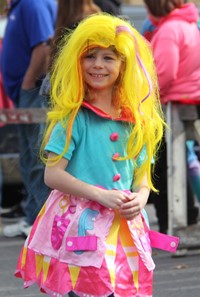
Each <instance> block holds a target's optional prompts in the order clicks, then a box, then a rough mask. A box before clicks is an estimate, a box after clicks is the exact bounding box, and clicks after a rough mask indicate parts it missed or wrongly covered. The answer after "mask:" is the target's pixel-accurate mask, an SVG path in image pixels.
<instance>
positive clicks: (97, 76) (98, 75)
mask: <svg viewBox="0 0 200 297" xmlns="http://www.w3.org/2000/svg"><path fill="white" fill-rule="evenodd" d="M90 75H91V76H92V77H96V78H101V77H105V76H108V75H107V74H95V73H90Z"/></svg>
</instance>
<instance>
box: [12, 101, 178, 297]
mask: <svg viewBox="0 0 200 297" xmlns="http://www.w3.org/2000/svg"><path fill="white" fill-rule="evenodd" d="M130 124H131V125H134V119H132V118H131V117H129V115H128V112H127V111H126V110H124V111H122V113H121V116H120V118H118V119H115V120H113V119H112V118H111V117H110V116H109V115H108V114H106V113H104V112H103V111H101V110H99V109H98V108H94V107H93V106H92V105H90V104H89V103H84V104H83V106H82V107H81V109H80V111H79V113H78V115H77V117H76V119H75V122H74V125H73V131H72V138H71V142H70V146H69V149H68V151H67V152H66V154H65V155H64V158H67V159H68V160H69V163H68V166H67V169H66V170H67V172H69V173H70V174H72V175H74V176H75V177H77V178H79V179H80V180H82V181H85V182H88V183H90V184H92V185H95V186H97V187H102V188H107V189H116V190H122V191H126V192H128V193H129V192H130V189H131V185H132V180H133V170H134V165H133V162H132V161H131V160H123V161H117V160H116V157H118V156H119V155H121V156H122V155H123V154H124V152H125V151H124V150H125V147H126V145H125V143H126V142H127V139H128V136H129V129H130ZM65 140H66V128H64V127H62V125H61V124H60V123H58V124H57V125H56V126H55V128H54V130H53V132H52V134H51V137H50V140H49V142H48V144H47V146H46V150H47V151H51V152H54V153H57V154H60V153H61V152H62V151H63V145H64V144H65ZM99 143H101V145H100V147H99ZM145 156H146V152H145V148H144V149H143V150H142V152H141V154H140V155H139V156H138V158H137V160H136V164H137V165H136V166H140V164H141V162H143V160H144V158H145ZM98 160H99V161H98ZM144 215H145V214H143V213H142V214H141V215H139V216H138V217H136V218H135V219H134V220H132V221H127V220H125V219H122V218H121V217H120V216H119V214H118V213H117V212H115V211H114V210H111V209H107V208H105V207H104V206H102V205H100V204H98V203H96V202H94V201H90V200H87V199H85V198H84V197H82V198H77V197H74V196H72V195H67V194H63V193H60V192H59V191H57V190H54V191H52V193H51V195H50V196H49V198H48V200H47V202H46V204H45V205H44V207H43V209H42V210H41V212H40V214H39V215H38V217H37V219H36V221H35V224H34V226H33V229H32V232H31V234H30V236H29V238H27V240H26V243H25V246H24V248H23V250H22V253H21V256H20V258H19V262H18V266H17V270H16V276H17V277H22V278H23V279H24V281H25V282H24V285H25V287H28V286H30V285H31V284H32V283H34V282H36V283H37V284H38V286H39V287H40V289H41V291H43V292H45V293H47V294H49V295H50V296H59V297H62V296H64V295H65V294H67V293H68V292H70V291H73V292H74V293H76V294H77V295H78V296H81V297H84V296H95V297H102V296H109V295H110V294H112V293H114V295H115V296H116V297H119V296H125V297H131V296H132V297H133V296H135V297H136V296H138V297H151V296H152V276H153V269H154V267H155V264H154V262H153V259H152V257H151V245H152V246H157V247H158V246H159V248H163V249H165V250H168V251H175V249H176V247H177V244H178V239H177V238H174V237H168V236H166V235H159V234H158V233H157V232H154V231H151V232H149V228H148V224H147V222H146V220H145V218H144ZM160 236H161V237H162V240H161V237H160ZM150 240H151V244H150Z"/></svg>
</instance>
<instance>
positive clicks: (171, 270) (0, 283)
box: [0, 204, 200, 297]
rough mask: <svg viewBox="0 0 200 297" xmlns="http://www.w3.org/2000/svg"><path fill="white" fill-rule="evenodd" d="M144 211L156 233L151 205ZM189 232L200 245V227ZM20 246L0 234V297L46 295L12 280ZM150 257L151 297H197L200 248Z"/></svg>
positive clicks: (154, 254) (19, 243) (22, 241)
mask: <svg viewBox="0 0 200 297" xmlns="http://www.w3.org/2000/svg"><path fill="white" fill-rule="evenodd" d="M147 212H148V214H149V216H150V221H151V226H152V229H154V230H156V229H157V222H156V216H155V213H154V208H153V206H152V205H151V204H150V205H148V206H147ZM0 228H1V227H0ZM191 230H192V229H190V230H188V233H187V236H188V235H190V238H192V236H193V237H195V236H199V237H198V239H199V242H200V225H199V224H198V226H196V231H195V232H196V233H193V232H192V231H191ZM189 233H190V234H189ZM187 236H185V235H184V236H183V238H185V239H187ZM181 240H183V239H181ZM23 243H24V239H22V238H20V237H19V238H13V239H9V238H5V237H3V236H2V233H1V231H0V297H42V296H43V297H45V296H47V295H45V294H42V293H40V292H39V291H38V289H37V287H36V286H32V287H30V288H28V289H26V290H24V289H23V283H22V280H21V279H17V278H15V277H14V270H15V266H16V262H17V258H18V255H19V252H20V250H21V247H22V245H23ZM153 258H154V261H155V263H156V269H155V272H154V295H153V297H199V291H200V248H195V249H194V248H190V249H188V251H187V253H185V254H184V257H176V255H174V256H172V254H170V253H166V252H162V251H159V250H153ZM121 297H123V296H121Z"/></svg>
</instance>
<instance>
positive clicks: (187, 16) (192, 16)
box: [159, 3, 199, 25]
mask: <svg viewBox="0 0 200 297" xmlns="http://www.w3.org/2000/svg"><path fill="white" fill-rule="evenodd" d="M168 20H184V21H186V22H188V23H197V22H198V20H199V12H198V9H197V7H196V6H195V4H194V3H186V4H184V5H182V6H181V7H180V8H177V9H175V10H173V11H172V12H171V13H170V14H168V15H167V16H165V17H163V18H161V19H160V21H159V25H160V24H161V23H164V22H166V21H168Z"/></svg>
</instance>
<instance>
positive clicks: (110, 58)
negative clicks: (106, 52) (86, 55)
mask: <svg viewBox="0 0 200 297" xmlns="http://www.w3.org/2000/svg"><path fill="white" fill-rule="evenodd" d="M104 59H105V60H115V58H114V57H113V56H105V57H104Z"/></svg>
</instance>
